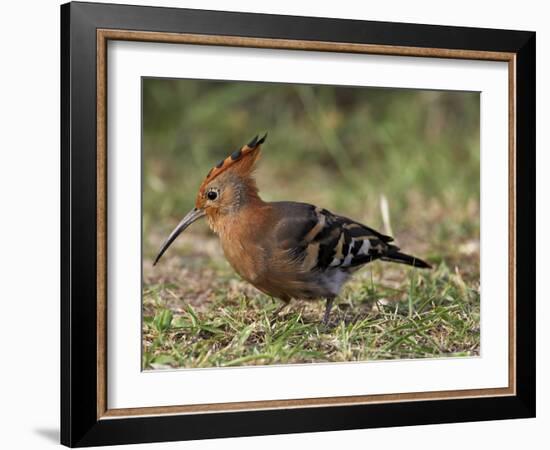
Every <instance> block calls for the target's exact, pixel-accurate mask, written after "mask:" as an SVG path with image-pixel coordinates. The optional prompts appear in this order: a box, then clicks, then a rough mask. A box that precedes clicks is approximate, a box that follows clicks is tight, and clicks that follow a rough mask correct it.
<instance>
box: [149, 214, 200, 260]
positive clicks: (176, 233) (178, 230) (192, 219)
mask: <svg viewBox="0 0 550 450" xmlns="http://www.w3.org/2000/svg"><path fill="white" fill-rule="evenodd" d="M205 214H206V213H205V212H204V209H199V208H193V209H192V210H191V211H189V212H188V213H187V214H186V216H185V217H184V218H183V219H182V221H181V222H180V223H178V226H177V227H176V228H174V230H173V231H172V232H171V233H170V236H168V238H167V239H166V240H165V241H164V244H162V247H161V248H160V251H159V254H158V255H157V257H156V258H155V262H154V263H153V266H154V265H155V264H156V263H157V262H158V260H159V259H160V258H161V256H162V255H164V252H165V251H166V250H168V247H170V244H171V243H172V242H174V241H175V240H176V238H177V237H178V236H179V235H180V233H181V232H182V231H183V230H185V229H186V228H187V227H188V226H189V225H191V224H192V223H193V222H195V221H196V220H198V219H200V218H201V217H204V216H205Z"/></svg>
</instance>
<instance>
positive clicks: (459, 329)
mask: <svg viewBox="0 0 550 450" xmlns="http://www.w3.org/2000/svg"><path fill="white" fill-rule="evenodd" d="M381 270H382V269H381V268H380V267H376V268H375V269H374V272H376V273H377V274H379V273H380V272H381ZM406 272H407V275H406V278H405V279H404V280H399V281H397V282H395V283H392V284H381V283H380V284H379V283H376V284H375V283H374V281H373V278H374V274H372V273H369V272H365V273H364V274H362V275H360V276H359V277H358V279H356V280H354V281H353V283H352V284H351V285H350V286H348V288H347V289H346V291H345V293H344V295H343V296H342V298H341V300H340V302H339V303H338V306H337V307H336V308H335V309H334V311H333V313H332V316H331V321H330V323H329V324H328V326H324V325H323V324H322V323H321V322H320V319H321V318H322V314H323V308H324V304H323V303H322V302H300V301H296V302H293V303H291V304H290V305H289V306H287V307H286V308H285V309H284V310H283V311H282V312H281V313H279V314H278V315H275V312H276V310H277V309H278V308H279V306H280V304H279V303H278V302H277V301H275V300H274V299H271V298H269V297H267V296H265V295H263V294H260V293H258V294H255V295H250V294H246V293H243V292H246V291H247V289H248V288H247V286H244V282H241V281H237V280H234V279H233V280H231V281H232V283H231V282H230V283H229V285H230V286H231V290H230V293H229V295H228V294H227V292H226V289H224V287H223V284H222V283H221V282H215V283H214V286H213V287H212V289H211V291H210V292H208V293H207V294H206V296H207V301H206V304H202V305H201V308H200V309H198V308H196V307H194V306H193V304H192V302H191V301H190V302H185V301H180V297H179V296H178V294H177V288H176V286H175V285H170V284H157V285H151V286H148V287H147V289H146V291H145V292H144V310H145V315H144V322H143V335H144V338H145V342H146V344H145V347H144V353H143V367H144V368H145V369H152V368H157V369H158V368H172V367H226V366H236V365H255V364H292V363H312V362H327V361H362V360H380V359H397V358H433V357H441V356H447V357H452V356H476V355H478V354H479V292H478V290H476V289H470V288H468V287H466V285H465V283H464V281H463V279H462V278H461V276H460V274H459V273H453V271H450V270H449V269H448V268H447V267H446V266H445V265H444V264H441V265H440V266H439V267H438V268H437V269H436V270H434V271H433V272H432V273H420V272H419V271H417V270H415V269H410V270H407V271H406ZM371 275H372V276H371ZM386 276H387V275H386ZM176 305H177V306H176Z"/></svg>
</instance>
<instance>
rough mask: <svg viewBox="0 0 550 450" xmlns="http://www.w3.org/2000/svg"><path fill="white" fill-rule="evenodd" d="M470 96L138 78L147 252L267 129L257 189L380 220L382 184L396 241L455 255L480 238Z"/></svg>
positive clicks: (473, 99) (474, 98)
mask: <svg viewBox="0 0 550 450" xmlns="http://www.w3.org/2000/svg"><path fill="white" fill-rule="evenodd" d="M479 108H480V104H479V94H478V93H471V92H443V91H421V90H410V89H389V88H388V89H381V88H366V87H335V86H319V85H297V84H274V83H257V82H232V81H205V80H185V79H144V81H143V167H144V171H143V176H144V179H143V230H144V257H145V258H151V257H153V256H154V253H155V251H156V250H157V248H158V244H159V240H161V236H160V235H161V234H165V233H166V232H169V231H170V229H171V227H172V226H173V225H174V224H175V223H176V222H177V221H179V220H180V219H181V217H182V216H183V215H184V214H185V213H186V212H187V211H188V210H189V209H191V208H192V207H193V203H194V200H195V196H196V192H197V189H198V187H199V185H200V183H201V181H202V179H203V178H204V176H205V175H206V173H207V172H208V170H209V169H210V168H211V167H212V166H213V165H214V164H215V163H216V162H217V161H218V160H220V159H221V158H224V157H226V156H227V155H228V154H229V153H231V152H232V151H233V150H235V149H237V148H239V147H240V146H242V145H243V144H245V143H246V142H248V140H249V139H250V138H252V137H253V136H254V135H256V134H260V133H264V132H266V131H267V132H269V135H268V139H267V142H266V144H265V145H264V147H263V154H262V159H261V162H260V164H259V170H258V172H257V179H258V185H259V187H260V193H261V196H262V198H264V200H295V201H303V202H310V203H315V204H318V205H320V206H322V207H325V208H327V209H330V210H333V212H337V213H339V214H344V215H348V216H350V217H352V218H354V219H356V220H360V221H363V222H365V223H366V224H368V225H370V226H372V227H375V228H382V227H383V223H382V218H381V214H380V199H381V196H385V198H386V199H387V201H388V205H389V212H390V222H391V231H392V232H393V233H394V234H395V235H396V236H395V237H396V238H397V241H398V243H400V244H402V243H403V242H404V241H407V243H411V245H412V246H413V249H414V248H415V247H418V248H420V249H421V250H422V251H425V252H427V253H428V255H425V254H424V255H420V256H431V257H433V258H436V259H442V258H445V256H448V257H452V256H453V254H454V253H456V251H455V250H456V248H457V246H459V245H460V244H461V242H462V241H467V240H469V239H472V238H474V239H478V238H479V180H480V177H479ZM190 231H191V232H192V233H197V234H205V233H207V228H206V225H205V224H201V225H199V224H197V225H194V226H193V227H192V229H191V230H190ZM386 231H388V230H386ZM156 232H158V233H159V236H157V235H156Z"/></svg>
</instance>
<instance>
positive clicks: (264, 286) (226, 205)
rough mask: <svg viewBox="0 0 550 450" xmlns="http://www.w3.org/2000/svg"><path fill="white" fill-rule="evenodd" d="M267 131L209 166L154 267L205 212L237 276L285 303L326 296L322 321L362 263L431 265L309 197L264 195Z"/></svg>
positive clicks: (327, 318) (382, 235)
mask: <svg viewBox="0 0 550 450" xmlns="http://www.w3.org/2000/svg"><path fill="white" fill-rule="evenodd" d="M266 138H267V133H266V134H265V135H264V136H263V137H261V138H259V136H256V137H254V138H253V139H252V140H251V141H250V142H248V144H246V145H244V146H242V147H241V148H239V149H238V150H235V151H234V152H233V153H231V154H230V155H229V156H228V157H226V158H225V159H222V160H221V161H219V162H218V163H217V164H216V165H215V166H214V167H212V169H210V171H209V172H208V174H207V175H206V177H205V178H204V181H203V182H202V183H201V185H200V187H199V190H198V193H197V196H196V199H195V207H194V208H193V209H192V210H191V211H189V213H188V214H186V215H185V216H184V217H183V219H182V220H181V221H180V222H179V223H178V225H177V226H176V227H175V228H174V230H173V231H172V232H171V233H170V235H169V236H168V237H167V238H166V240H165V241H164V243H163V244H162V246H161V247H160V250H159V252H158V254H157V256H156V258H155V260H154V263H153V265H154V266H155V265H156V264H157V263H158V262H159V260H160V258H161V257H162V255H163V254H164V253H165V252H166V250H167V249H168V248H169V247H170V245H171V244H172V242H174V240H175V239H176V238H177V237H178V236H179V235H180V234H181V233H182V232H183V231H184V230H185V229H186V228H187V227H188V226H189V225H191V224H192V223H193V222H195V221H197V220H199V219H201V218H203V217H205V218H206V220H207V222H208V225H209V227H210V229H211V230H212V231H213V232H214V233H215V234H217V235H218V237H219V240H220V242H221V247H222V249H223V252H224V255H225V257H226V259H227V261H228V262H229V264H230V265H231V266H232V267H233V269H234V270H235V271H236V272H237V273H238V274H239V275H240V277H242V278H243V279H244V280H246V281H247V282H248V283H250V284H252V285H253V286H255V287H256V288H257V289H258V290H260V291H261V292H263V293H265V294H267V295H269V296H271V297H274V298H278V299H280V300H282V301H283V302H284V303H283V307H284V306H286V305H287V304H288V303H289V302H290V301H291V300H293V299H298V300H321V301H323V300H324V301H326V304H325V312H324V315H323V319H322V322H323V324H325V325H327V324H328V322H329V317H330V312H331V308H332V306H333V303H334V300H335V298H337V296H338V295H339V293H340V291H341V289H342V287H343V286H344V284H345V283H346V282H347V281H348V280H349V278H350V276H351V275H352V274H353V273H354V272H355V271H357V270H358V269H359V268H361V267H362V266H364V265H365V264H368V263H370V262H372V261H375V260H381V261H388V262H395V263H401V264H406V265H409V266H414V267H418V268H426V269H429V268H431V266H430V264H428V263H427V262H425V261H423V260H422V259H420V258H417V257H415V256H411V255H408V254H406V253H402V252H401V251H400V249H399V247H397V246H396V245H394V244H392V243H391V242H393V238H392V237H390V236H386V235H384V234H382V233H380V232H378V231H376V230H374V229H373V228H370V227H368V226H366V225H364V224H362V223H360V222H357V221H355V220H353V219H349V218H347V217H344V216H342V215H338V214H334V213H332V212H330V211H329V210H327V209H324V208H321V207H318V206H315V205H311V204H308V203H300V202H294V201H275V202H266V201H264V200H262V199H261V197H260V195H259V190H258V186H257V183H256V178H255V176H254V171H255V169H256V167H257V162H258V160H259V157H260V154H261V148H262V144H264V143H265V141H266Z"/></svg>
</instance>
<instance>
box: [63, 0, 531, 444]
mask: <svg viewBox="0 0 550 450" xmlns="http://www.w3.org/2000/svg"><path fill="white" fill-rule="evenodd" d="M98 29H113V30H139V31H151V32H171V33H193V34H201V35H224V36H241V37H251V38H271V39H287V40H303V41H323V42H336V43H337V42H345V43H356V44H376V45H385V46H404V47H417V48H439V49H457V50H480V51H490V52H510V53H514V54H515V55H516V66H515V67H516V80H515V86H516V127H515V144H516V145H515V148H516V154H515V159H516V173H515V177H516V178H515V179H516V201H517V204H516V222H515V224H516V230H515V231H516V239H517V240H516V259H515V261H516V265H515V270H516V274H517V275H516V277H517V278H516V297H517V304H516V324H515V325H516V364H515V379H516V393H515V395H510V396H501V397H500V396H495V397H483V398H462V399H450V400H428V401H411V402H392V403H383V404H376V403H373V404H356V405H347V406H330V407H327V406H323V407H307V408H306V407H304V408H292V409H272V410H257V411H234V412H224V413H208V414H174V415H159V416H140V417H127V418H116V419H105V418H98V414H97V404H98V393H97V383H98V378H97V360H98V333H97V328H96V323H97V314H98V311H97V301H96V300H97V294H98V292H97V279H96V277H97V267H98V261H97V252H96V250H97V225H96V220H97V208H96V205H97V190H96V187H97V167H96V158H97V153H96V152H97V137H96V124H97V114H96V101H97V81H96V54H97V53H96V52H97V35H96V31H97V30H98ZM535 41H536V36H535V33H534V32H527V31H509V30H495V29H479V28H463V27H448V26H434V25H418V24H404V23H389V22H370V21H359V20H342V19H328V18H311V17H292V16H280V15H267V14H249V13H235V12H219V11H203V10H190V9H174V8H157V7H141V6H127V5H114V4H94V3H80V2H77V3H68V4H65V5H62V6H61V206H62V208H61V443H62V444H64V445H67V446H71V447H73V446H74V447H80V446H92V445H108V444H125V443H141V442H156V441H176V440H188V439H205V438H214V437H236V436H251V435H267V434H282V433H299V432H318V431H331V430H349V429H356V428H371V427H389V426H402V425H420V424H435V423H446V422H466V421H481V420H494V419H511V418H527V417H534V416H535V248H536V246H535V100H536V99H535Z"/></svg>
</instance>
